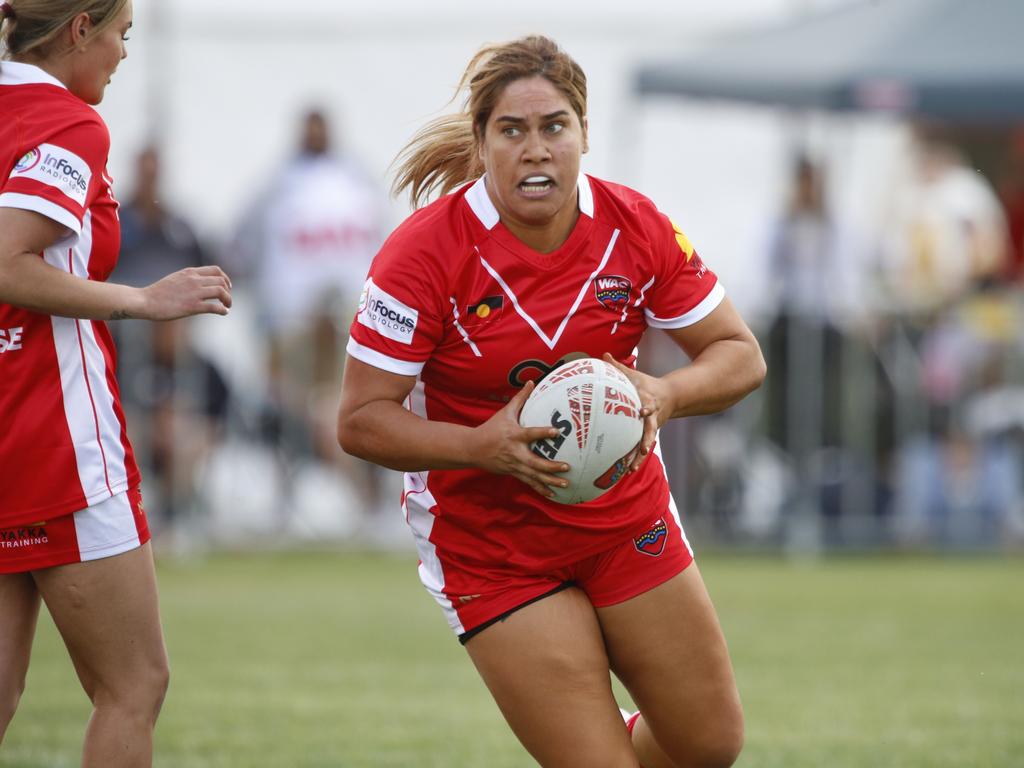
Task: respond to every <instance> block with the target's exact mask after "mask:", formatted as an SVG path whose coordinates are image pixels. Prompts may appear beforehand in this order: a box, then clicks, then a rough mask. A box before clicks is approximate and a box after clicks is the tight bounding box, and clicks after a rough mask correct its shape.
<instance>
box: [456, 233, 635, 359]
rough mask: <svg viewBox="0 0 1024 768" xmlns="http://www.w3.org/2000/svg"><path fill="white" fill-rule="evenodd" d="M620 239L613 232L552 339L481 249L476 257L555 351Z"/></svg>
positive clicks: (534, 329) (528, 322)
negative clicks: (488, 261)
mask: <svg viewBox="0 0 1024 768" xmlns="http://www.w3.org/2000/svg"><path fill="white" fill-rule="evenodd" d="M618 239H619V230H617V229H616V230H615V231H614V232H612V236H611V239H610V240H609V241H608V247H607V248H605V251H604V256H602V257H601V263H600V264H598V265H597V267H596V268H595V269H594V271H593V272H591V273H590V277H588V278H587V279H586V280H584V281H583V285H582V286H581V287H580V292H579V293H578V294H577V295H576V301H574V302H573V304H572V306H571V307H570V308H569V311H568V312H567V313H566V315H565V317H563V318H562V322H561V324H560V325H559V326H558V330H557V331H555V335H554V336H553V337H550V338H549V337H548V335H547V334H546V333H544V331H543V330H541V327H540V326H539V325H538V324H537V321H536V320H534V319H533V318H532V317H531V316H530V314H529V313H528V312H527V311H526V310H525V309H523V307H522V306H521V305H520V304H519V299H518V298H516V294H515V292H514V291H513V290H512V288H511V287H510V286H509V284H508V283H506V282H505V281H504V279H502V277H501V275H499V274H498V271H497V270H496V269H494V267H492V266H491V265H490V264H488V263H487V259H485V258H484V257H483V254H482V253H480V249H479V248H476V255H477V256H478V257H479V258H480V263H481V264H483V266H484V269H486V270H487V271H488V272H489V273H490V274H491V277H493V278H494V279H495V280H497V281H498V285H500V286H501V290H503V291H504V292H505V295H506V296H508V298H509V301H511V302H512V306H513V307H514V308H515V310H516V312H517V313H518V314H519V316H520V317H521V318H523V320H525V321H526V322H527V324H528V325H529V326H530V327H531V328H532V329H533V332H534V333H536V334H537V335H538V336H539V337H540V340H541V341H543V342H544V343H545V344H546V345H547V347H548V349H554V348H555V345H556V344H557V343H558V340H559V339H560V338H561V337H562V332H563V331H564V330H565V326H566V325H568V324H569V320H570V319H571V318H572V316H573V315H575V314H576V310H577V309H579V306H580V302H582V301H583V297H584V296H585V295H586V293H587V289H588V288H589V287H590V284H591V283H592V282H593V281H594V278H595V277H597V276H598V275H599V274H600V272H601V270H602V269H604V265H605V264H607V263H608V259H609V258H610V257H611V255H612V250H613V249H614V248H615V241H616V240H618Z"/></svg>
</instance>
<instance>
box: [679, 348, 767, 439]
mask: <svg viewBox="0 0 1024 768" xmlns="http://www.w3.org/2000/svg"><path fill="white" fill-rule="evenodd" d="M765 372H766V367H765V362H764V357H763V356H762V355H761V350H760V347H758V345H757V342H756V341H754V340H753V339H752V338H751V339H745V338H739V339H722V340H719V341H715V342H713V343H712V344H709V345H708V346H707V348H705V349H704V350H703V351H702V352H701V353H700V355H698V356H697V357H696V358H695V359H694V360H693V362H692V363H691V364H690V365H688V366H687V367H685V368H680V369H679V370H676V371H673V372H672V373H669V374H667V375H665V376H663V377H662V381H663V382H665V383H666V384H667V385H668V389H669V391H670V392H671V396H670V403H669V408H668V413H667V414H666V417H665V418H663V419H662V422H664V421H665V420H667V419H668V418H673V419H674V418H679V417H683V416H698V415H701V414H708V413H718V412H719V411H723V410H725V409H726V408H728V407H729V406H731V405H734V404H735V403H737V402H739V401H740V400H742V399H743V398H744V397H745V396H746V395H748V394H750V393H751V392H753V391H754V390H755V389H757V388H758V387H759V386H761V382H762V381H764V377H765Z"/></svg>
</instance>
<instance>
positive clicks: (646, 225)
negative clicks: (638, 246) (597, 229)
mask: <svg viewBox="0 0 1024 768" xmlns="http://www.w3.org/2000/svg"><path fill="white" fill-rule="evenodd" d="M587 179H588V180H589V182H590V193H591V195H592V196H593V201H594V203H593V205H594V217H595V219H598V220H603V221H605V222H606V223H607V224H610V225H612V226H614V227H615V228H616V229H620V230H622V231H623V232H626V233H630V234H633V235H636V236H640V237H643V239H647V238H646V233H648V232H649V231H650V227H652V226H657V225H660V224H663V223H664V221H666V218H665V214H663V213H662V212H661V211H660V210H659V209H658V206H657V205H655V203H654V201H653V200H651V198H649V197H647V195H645V194H643V193H642V192H638V191H637V190H635V189H633V188H632V187H627V186H626V185H625V184H617V183H615V182H613V181H607V180H605V179H599V178H597V177H595V176H590V175H589V174H588V175H587Z"/></svg>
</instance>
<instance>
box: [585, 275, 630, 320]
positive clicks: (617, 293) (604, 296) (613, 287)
mask: <svg viewBox="0 0 1024 768" xmlns="http://www.w3.org/2000/svg"><path fill="white" fill-rule="evenodd" d="M632 289H633V284H632V283H631V282H630V281H629V278H628V277H623V276H622V275H598V276H597V277H595V278H594V296H596V297H597V300H598V301H599V302H601V303H602V304H603V305H604V306H605V307H606V308H608V309H610V310H612V311H613V312H621V311H622V308H623V307H624V306H626V302H628V301H629V292H630V291H631V290H632Z"/></svg>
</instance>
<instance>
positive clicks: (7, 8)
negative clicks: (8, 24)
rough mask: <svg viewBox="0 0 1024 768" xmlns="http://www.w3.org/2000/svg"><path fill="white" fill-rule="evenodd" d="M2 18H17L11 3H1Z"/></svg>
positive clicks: (0, 14) (0, 13) (0, 12)
mask: <svg viewBox="0 0 1024 768" xmlns="http://www.w3.org/2000/svg"><path fill="white" fill-rule="evenodd" d="M0 16H3V17H4V18H5V19H14V18H17V15H16V14H15V13H14V9H13V8H12V7H11V4H10V3H0Z"/></svg>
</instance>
